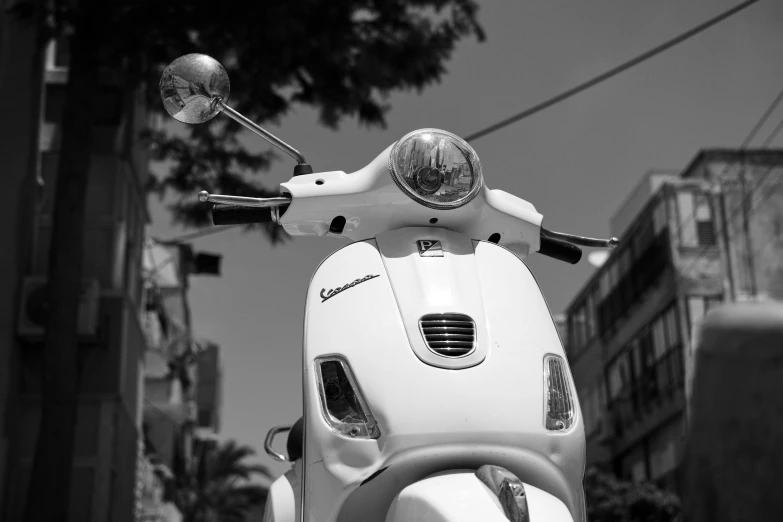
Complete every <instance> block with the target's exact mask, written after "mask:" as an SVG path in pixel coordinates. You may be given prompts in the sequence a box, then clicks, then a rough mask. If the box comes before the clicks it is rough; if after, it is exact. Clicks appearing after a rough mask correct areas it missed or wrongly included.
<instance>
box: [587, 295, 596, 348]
mask: <svg viewBox="0 0 783 522" xmlns="http://www.w3.org/2000/svg"><path fill="white" fill-rule="evenodd" d="M595 293H596V292H595V289H591V290H590V293H589V294H588V296H587V304H586V305H585V306H586V311H587V318H586V319H587V340H588V341H589V340H591V339H592V338H593V337H595V334H596V332H597V328H596V319H597V318H596V316H595V312H596V310H595V306H596V300H595Z"/></svg>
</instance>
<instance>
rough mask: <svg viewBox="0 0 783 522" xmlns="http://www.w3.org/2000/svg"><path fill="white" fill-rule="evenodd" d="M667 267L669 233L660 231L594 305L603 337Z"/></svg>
mask: <svg viewBox="0 0 783 522" xmlns="http://www.w3.org/2000/svg"><path fill="white" fill-rule="evenodd" d="M668 267H669V232H668V230H663V231H662V232H661V233H660V234H658V236H656V237H655V238H654V239H653V240H652V242H651V243H650V244H649V246H647V248H645V250H644V251H643V252H642V254H641V255H639V256H638V257H637V258H636V261H634V263H633V264H632V265H631V267H630V269H629V270H628V272H627V273H626V275H625V276H624V277H623V278H622V279H620V281H618V283H617V285H616V286H615V288H614V290H612V291H611V292H610V293H609V295H608V296H606V298H604V300H603V301H601V304H599V305H598V325H599V329H600V331H601V334H602V335H603V336H604V337H606V336H608V335H609V334H610V333H611V332H612V331H613V329H614V327H615V326H616V325H617V322H618V321H619V320H620V319H622V318H623V317H624V316H625V315H626V314H627V313H628V311H629V310H630V309H631V307H632V306H633V305H634V304H635V303H637V302H638V301H639V300H640V299H641V298H642V296H643V295H644V293H645V292H646V291H647V290H648V289H649V288H650V287H651V286H652V285H653V284H655V282H656V281H657V280H658V278H660V277H661V275H663V273H664V272H665V271H666V269H667V268H668Z"/></svg>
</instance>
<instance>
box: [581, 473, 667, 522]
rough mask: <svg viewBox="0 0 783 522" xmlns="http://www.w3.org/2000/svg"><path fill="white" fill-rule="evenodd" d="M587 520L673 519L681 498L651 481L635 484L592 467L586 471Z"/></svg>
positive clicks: (641, 521)
mask: <svg viewBox="0 0 783 522" xmlns="http://www.w3.org/2000/svg"><path fill="white" fill-rule="evenodd" d="M584 485H585V501H586V503H587V519H588V520H590V522H676V521H677V520H679V516H680V511H681V508H680V500H679V498H678V497H677V495H675V494H674V493H671V492H668V491H663V490H661V489H659V488H657V487H656V486H655V485H653V484H650V483H642V484H634V483H632V482H627V481H623V480H620V479H617V478H616V477H614V476H612V475H609V474H607V473H603V472H601V471H599V470H597V469H595V468H591V469H589V470H587V473H586V474H585V483H584Z"/></svg>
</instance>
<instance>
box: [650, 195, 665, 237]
mask: <svg viewBox="0 0 783 522" xmlns="http://www.w3.org/2000/svg"><path fill="white" fill-rule="evenodd" d="M666 221H667V219H666V201H665V200H664V199H663V198H662V197H661V198H659V199H658V203H657V204H656V205H655V209H653V234H655V235H656V236H657V235H658V234H659V233H660V232H661V231H662V230H663V229H664V228H666V226H667V224H668V223H667V222H666Z"/></svg>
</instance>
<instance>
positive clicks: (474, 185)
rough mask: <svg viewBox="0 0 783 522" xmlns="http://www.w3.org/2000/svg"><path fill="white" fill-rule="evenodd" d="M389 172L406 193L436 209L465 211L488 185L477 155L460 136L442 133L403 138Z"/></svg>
mask: <svg viewBox="0 0 783 522" xmlns="http://www.w3.org/2000/svg"><path fill="white" fill-rule="evenodd" d="M389 170H391V174H392V178H394V181H395V183H397V185H398V186H399V187H400V188H401V189H402V191H403V192H405V193H406V194H407V195H408V196H410V197H411V198H412V199H413V200H414V201H416V202H418V203H421V204H422V205H424V206H426V207H430V208H436V209H449V208H457V207H461V206H462V205H464V204H466V203H468V202H469V201H470V200H471V199H473V198H474V197H476V194H478V192H479V190H481V187H482V185H483V183H484V179H483V177H482V175H481V163H480V162H479V159H478V156H477V155H476V151H474V150H473V148H472V147H471V146H470V145H468V143H467V142H466V141H465V140H463V139H462V138H460V137H459V136H455V135H454V134H451V133H450V132H446V131H442V130H438V129H420V130H417V131H413V132H411V133H408V134H406V135H405V136H403V137H402V138H401V139H400V140H399V141H398V142H397V143H395V144H394V146H393V147H392V150H391V155H390V156H389Z"/></svg>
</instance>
